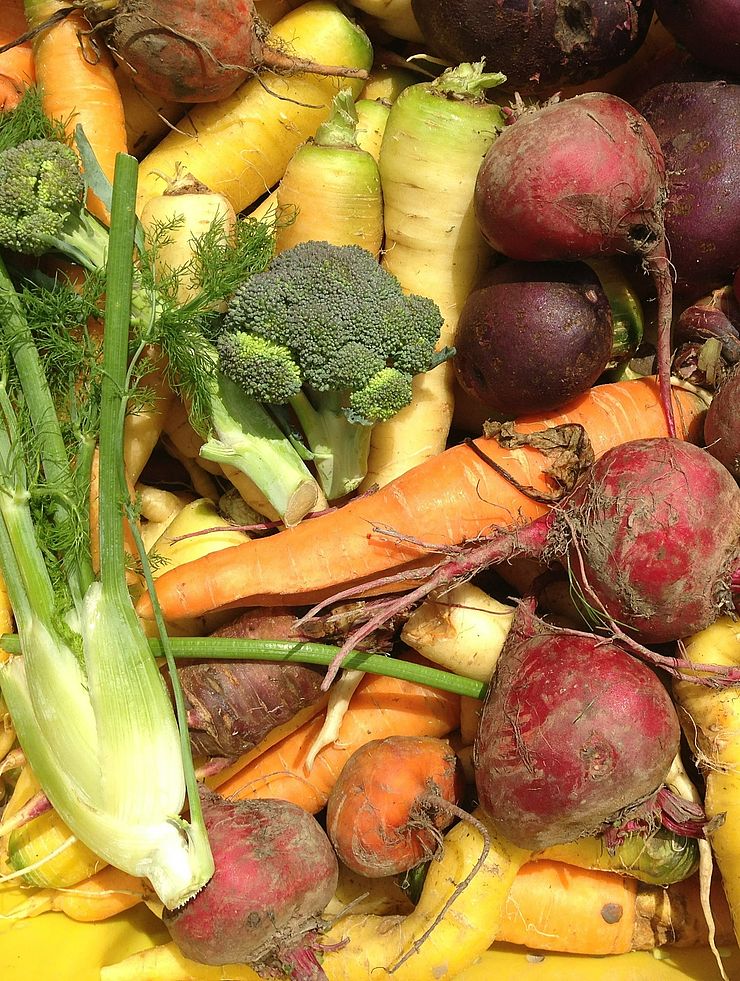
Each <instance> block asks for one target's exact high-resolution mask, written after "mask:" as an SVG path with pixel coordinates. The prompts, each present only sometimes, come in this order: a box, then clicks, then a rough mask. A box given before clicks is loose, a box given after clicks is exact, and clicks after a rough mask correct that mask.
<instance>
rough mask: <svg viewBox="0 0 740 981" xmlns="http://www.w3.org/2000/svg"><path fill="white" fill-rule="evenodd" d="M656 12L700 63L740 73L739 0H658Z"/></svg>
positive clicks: (665, 25) (656, 1)
mask: <svg viewBox="0 0 740 981" xmlns="http://www.w3.org/2000/svg"><path fill="white" fill-rule="evenodd" d="M655 13H656V14H657V15H658V17H659V18H660V21H661V23H662V24H663V25H664V27H666V28H667V29H668V30H669V31H670V32H671V34H673V36H674V37H675V38H676V40H677V41H679V42H680V44H682V45H683V46H684V47H685V48H686V49H687V50H688V51H690V52H691V53H692V54H693V55H694V57H695V58H697V59H698V60H699V61H702V62H704V64H706V65H709V66H710V67H712V68H717V69H719V70H721V71H727V72H734V73H735V74H737V72H738V71H739V70H740V69H739V68H738V66H740V4H738V2H737V0H655Z"/></svg>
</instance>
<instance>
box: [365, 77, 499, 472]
mask: <svg viewBox="0 0 740 981" xmlns="http://www.w3.org/2000/svg"><path fill="white" fill-rule="evenodd" d="M503 80H504V76H503V75H500V74H495V73H486V72H484V71H483V65H482V63H481V64H477V65H460V66H458V67H457V68H456V69H451V70H449V71H446V72H444V73H443V74H442V75H441V76H440V77H439V78H438V79H435V80H434V81H432V82H428V83H427V82H422V83H418V84H416V85H412V86H409V87H408V88H406V89H404V90H403V91H402V92H401V94H400V95H399V96H398V99H397V100H396V101H395V102H394V103H393V106H392V107H391V111H390V116H389V118H388V124H387V126H386V129H385V134H384V136H383V144H382V147H381V152H380V161H379V167H380V178H381V185H382V189H383V200H384V215H385V234H386V240H385V246H384V252H383V259H382V263H383V265H384V266H385V268H386V269H387V270H388V271H389V272H391V273H393V275H395V276H396V277H397V278H398V279H399V281H400V282H401V285H402V286H403V287H404V289H407V290H409V291H410V292H414V293H420V294H421V295H423V296H428V297H429V298H430V299H432V300H434V301H435V302H436V303H437V305H438V306H439V308H440V310H441V311H442V315H443V317H444V320H445V325H444V328H443V330H442V336H441V337H440V344H442V345H450V346H453V345H454V343H455V332H456V327H457V320H458V316H459V313H460V310H461V308H462V305H463V303H464V302H465V300H466V298H467V296H468V293H469V292H470V290H471V288H472V286H473V285H474V283H475V282H476V280H477V279H478V277H479V276H480V275H481V273H482V272H483V270H484V269H485V267H486V265H487V263H488V261H489V258H490V255H491V250H490V248H489V246H488V245H487V244H486V242H485V241H484V239H483V237H482V235H481V234H480V231H479V230H478V225H477V222H476V220H475V215H474V213H473V190H474V187H475V179H476V176H477V174H478V170H479V168H480V164H481V161H482V159H483V156H484V154H485V153H486V151H487V149H488V148H489V146H490V145H491V143H492V142H493V140H494V138H495V137H496V134H497V132H498V131H499V130H500V129H501V127H502V126H503V116H502V114H501V109H500V108H499V107H498V106H496V105H495V104H493V103H491V102H487V101H486V99H485V93H486V92H487V91H488V89H490V88H492V87H494V86H496V85H498V84H500V83H501V82H502V81H503ZM453 379H454V373H453V368H452V365H451V364H450V362H446V363H444V364H442V365H439V367H437V368H435V369H434V371H431V372H427V373H426V374H424V375H422V376H419V377H417V378H416V379H415V380H414V399H413V402H412V404H411V405H409V406H407V407H406V408H405V409H404V410H402V411H401V412H399V413H398V414H397V415H396V416H394V417H393V419H390V420H388V422H386V423H383V424H381V425H379V426H376V427H375V429H374V430H373V434H372V440H371V449H370V463H369V469H368V474H367V476H366V478H365V480H364V482H363V484H362V485H361V487H360V490H361V491H362V490H368V489H369V488H370V487H371V486H372V485H374V484H378V485H380V486H383V485H385V484H387V483H389V482H390V481H391V480H393V479H394V478H395V477H397V476H399V475H400V474H401V473H404V472H405V471H407V470H410V469H412V468H413V467H415V466H417V465H418V464H419V463H422V462H423V461H424V460H427V459H429V458H430V457H432V456H435V455H436V454H437V453H440V452H441V451H442V450H443V449H444V448H445V446H446V443H447V437H448V435H449V429H450V424H451V421H452V412H453V405H454V397H453Z"/></svg>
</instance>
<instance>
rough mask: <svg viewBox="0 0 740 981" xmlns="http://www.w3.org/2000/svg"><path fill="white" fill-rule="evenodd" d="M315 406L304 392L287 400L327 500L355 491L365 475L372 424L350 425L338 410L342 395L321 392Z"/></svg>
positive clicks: (339, 409)
mask: <svg viewBox="0 0 740 981" xmlns="http://www.w3.org/2000/svg"><path fill="white" fill-rule="evenodd" d="M315 401H316V405H315V406H314V405H313V404H312V403H311V402H310V401H309V399H308V397H307V395H306V394H305V392H303V391H301V392H299V394H298V395H295V396H294V397H293V398H291V399H290V406H291V408H292V409H293V411H294V412H295V414H296V416H297V417H298V421H299V422H300V424H301V428H302V430H303V433H304V435H305V437H306V442H307V443H308V446H309V449H310V450H311V452H312V454H313V464H314V467H315V468H316V473H317V474H318V478H319V483H320V484H321V488H322V490H323V491H324V494H325V495H326V498H327V500H328V501H335V500H337V499H338V498H340V497H344V496H345V494H349V493H351V492H352V491H353V490H355V489H356V488H357V487H358V486H359V484H360V483H361V482H362V480H363V479H364V477H365V475H366V474H367V466H368V454H369V452H370V436H371V434H372V429H373V427H372V425H371V424H364V423H360V422H350V420H349V419H348V418H347V416H346V415H345V414H344V412H343V411H342V408H341V395H340V393H337V392H326V393H324V392H321V393H320V394H319V393H317V394H316V396H315Z"/></svg>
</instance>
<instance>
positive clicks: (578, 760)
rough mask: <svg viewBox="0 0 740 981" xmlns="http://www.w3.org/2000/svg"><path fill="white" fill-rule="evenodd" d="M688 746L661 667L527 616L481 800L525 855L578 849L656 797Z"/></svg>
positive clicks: (479, 770)
mask: <svg viewBox="0 0 740 981" xmlns="http://www.w3.org/2000/svg"><path fill="white" fill-rule="evenodd" d="M679 737H680V726H679V723H678V718H677V716H676V711H675V709H674V707H673V703H672V701H671V698H670V696H669V694H668V692H667V691H666V689H665V687H664V686H663V685H662V684H661V683H660V681H659V680H658V679H657V677H656V676H655V674H654V673H653V672H652V671H651V670H650V668H648V667H646V666H645V665H644V664H641V663H640V662H639V661H637V660H635V659H634V658H633V657H631V656H630V655H629V654H627V653H625V652H624V651H623V650H620V649H619V648H618V647H616V646H615V645H613V644H609V643H606V642H605V641H604V640H603V639H602V638H598V637H588V636H586V635H577V636H572V635H570V634H569V633H568V632H560V633H553V632H552V630H551V629H550V628H548V627H547V626H546V625H545V624H543V623H542V621H539V620H537V619H536V618H535V617H534V616H533V615H532V613H531V609H530V608H528V607H527V606H522V607H520V609H519V610H518V612H517V615H516V616H515V618H514V623H513V625H512V630H511V632H510V633H509V636H508V638H507V641H506V644H505V646H504V649H503V651H502V653H501V658H500V660H499V664H498V668H497V671H496V675H495V678H494V681H493V684H492V685H491V687H490V689H489V693H488V696H487V698H486V702H485V705H484V707H483V711H482V714H481V720H480V726H479V728H478V734H477V737H476V740H475V746H474V756H473V761H474V766H475V782H476V787H477V789H478V798H479V801H480V804H481V807H482V808H483V810H484V811H485V813H486V814H487V815H488V817H489V818H490V819H491V821H492V822H493V824H494V825H495V826H496V827H497V828H498V829H499V830H500V831H501V833H502V834H503V835H504V836H505V837H506V838H507V839H509V840H510V841H512V842H514V843H515V844H517V845H520V846H522V847H525V848H532V849H542V848H546V847H547V846H548V845H553V844H557V843H559V842H565V841H573V840H574V839H576V838H578V837H579V836H580V835H583V834H592V833H595V832H598V831H600V830H602V829H603V828H604V826H605V825H611V824H615V823H616V824H618V823H619V821H620V819H621V814H620V812H622V811H623V810H624V809H625V808H628V807H631V806H632V805H635V804H637V803H638V802H640V801H642V800H643V798H647V797H649V796H650V795H652V794H654V793H656V792H657V791H658V790H659V789H660V787H661V785H662V783H663V781H664V780H665V777H666V775H667V773H668V770H669V768H670V765H671V762H672V761H673V759H674V757H675V755H676V753H677V752H678V748H679Z"/></svg>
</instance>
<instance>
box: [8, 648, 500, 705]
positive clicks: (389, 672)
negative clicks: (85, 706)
mask: <svg viewBox="0 0 740 981" xmlns="http://www.w3.org/2000/svg"><path fill="white" fill-rule="evenodd" d="M167 643H168V645H169V648H170V650H171V651H172V656H173V657H174V658H175V659H176V660H194V661H207V660H210V661H277V662H278V663H286V664H323V665H329V664H331V662H332V660H333V659H334V657H335V656H336V653H337V650H338V648H336V647H333V646H332V645H331V644H315V643H312V642H307V641H297V642H296V641H292V640H251V639H246V638H241V637H169V638H168V641H167ZM149 645H150V647H151V649H152V651H153V653H154V654H155V655H156V656H157V657H159V656H161V655H162V645H161V643H160V641H159V640H153V639H150V640H149ZM0 647H1V648H2V649H3V650H6V651H7V652H8V653H9V654H13V653H15V652H16V651H18V650H19V649H20V647H19V644H18V638H17V636H16V635H15V634H5V635H4V636H2V637H0ZM342 667H344V668H357V669H358V670H360V671H366V672H367V673H368V674H381V675H385V676H386V677H389V678H400V679H401V680H402V681H411V682H414V683H415V684H419V685H427V686H428V687H429V688H439V689H440V691H449V692H452V693H453V694H455V695H467V696H468V697H469V698H485V695H486V685H485V683H484V682H482V681H475V680H474V679H473V678H464V677H463V676H462V675H457V674H453V673H452V672H450V671H441V670H440V669H439V668H428V667H426V666H425V665H423V664H414V662H413V661H401V660H398V659H396V658H393V657H386V655H385V654H369V653H367V652H365V651H352V652H351V653H350V654H348V655H347V657H346V658H345V660H344V662H343V664H342Z"/></svg>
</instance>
